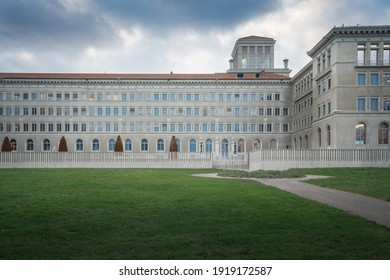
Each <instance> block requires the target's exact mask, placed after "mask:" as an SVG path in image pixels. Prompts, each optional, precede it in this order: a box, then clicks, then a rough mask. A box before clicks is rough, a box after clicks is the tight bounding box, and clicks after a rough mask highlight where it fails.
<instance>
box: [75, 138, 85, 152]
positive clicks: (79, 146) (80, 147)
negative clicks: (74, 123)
mask: <svg viewBox="0 0 390 280" xmlns="http://www.w3.org/2000/svg"><path fill="white" fill-rule="evenodd" d="M76 151H84V143H83V140H81V139H77V140H76Z"/></svg>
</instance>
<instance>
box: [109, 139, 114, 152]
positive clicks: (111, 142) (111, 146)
mask: <svg viewBox="0 0 390 280" xmlns="http://www.w3.org/2000/svg"><path fill="white" fill-rule="evenodd" d="M108 150H109V151H113V150H115V140H114V139H110V140H108Z"/></svg>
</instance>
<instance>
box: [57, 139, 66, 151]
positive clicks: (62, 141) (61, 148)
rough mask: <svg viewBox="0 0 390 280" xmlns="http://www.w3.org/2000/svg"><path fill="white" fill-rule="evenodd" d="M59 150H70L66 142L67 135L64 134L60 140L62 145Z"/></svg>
mask: <svg viewBox="0 0 390 280" xmlns="http://www.w3.org/2000/svg"><path fill="white" fill-rule="evenodd" d="M58 151H59V152H67V151H68V145H67V144H66V140H65V137H64V136H62V137H61V140H60V146H59V147H58Z"/></svg>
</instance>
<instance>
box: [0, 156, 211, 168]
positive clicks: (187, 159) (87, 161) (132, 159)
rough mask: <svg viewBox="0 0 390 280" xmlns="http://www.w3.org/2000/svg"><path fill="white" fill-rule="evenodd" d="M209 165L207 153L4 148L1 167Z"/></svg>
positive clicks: (209, 166) (193, 166)
mask: <svg viewBox="0 0 390 280" xmlns="http://www.w3.org/2000/svg"><path fill="white" fill-rule="evenodd" d="M29 167H35V168H50V167H53V168H61V167H74V168H82V167H90V168H211V167H212V157H211V155H210V154H195V153H176V154H174V153H125V152H122V153H115V152H111V153H104V152H99V153H85V152H82V153H77V152H3V153H0V168H29Z"/></svg>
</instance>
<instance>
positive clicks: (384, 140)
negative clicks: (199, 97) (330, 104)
mask: <svg viewBox="0 0 390 280" xmlns="http://www.w3.org/2000/svg"><path fill="white" fill-rule="evenodd" d="M367 130H368V128H367V125H366V124H365V123H358V124H357V125H356V126H355V136H356V137H355V144H356V145H366V144H368V143H367V141H368V139H367V136H368V134H367ZM325 133H326V134H325V141H326V143H325V144H326V146H330V145H331V127H330V125H327V126H326V132H325ZM322 134H323V132H322V129H321V128H318V129H317V140H318V147H322V145H323V143H322V137H323V136H322ZM378 144H379V145H388V144H389V124H388V123H385V122H382V123H380V124H379V128H378Z"/></svg>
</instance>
